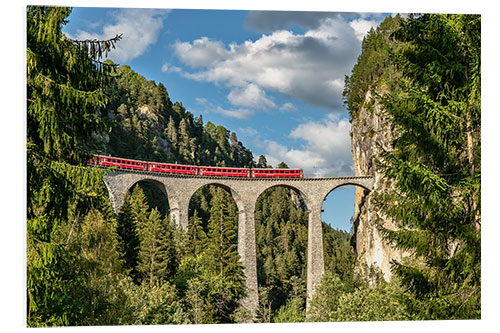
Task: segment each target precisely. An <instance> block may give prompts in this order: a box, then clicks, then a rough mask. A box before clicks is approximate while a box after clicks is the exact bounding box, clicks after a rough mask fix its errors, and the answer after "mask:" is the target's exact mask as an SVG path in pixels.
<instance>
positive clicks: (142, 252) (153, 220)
mask: <svg viewBox="0 0 500 333" xmlns="http://www.w3.org/2000/svg"><path fill="white" fill-rule="evenodd" d="M137 233H138V235H139V240H140V245H139V253H138V264H137V270H138V272H139V273H140V276H141V279H142V283H143V284H146V285H149V286H150V287H152V286H154V285H156V286H159V285H161V284H162V283H163V282H165V281H168V280H169V279H170V278H171V277H172V276H173V274H174V269H175V265H173V261H174V259H175V252H174V251H173V250H175V249H173V247H172V242H173V239H172V232H171V230H170V228H169V224H168V223H166V221H165V220H162V219H161V216H160V213H159V212H158V210H157V209H156V208H154V209H153V210H151V212H150V214H149V217H148V218H147V220H144V221H142V222H141V223H139V224H138V225H137Z"/></svg>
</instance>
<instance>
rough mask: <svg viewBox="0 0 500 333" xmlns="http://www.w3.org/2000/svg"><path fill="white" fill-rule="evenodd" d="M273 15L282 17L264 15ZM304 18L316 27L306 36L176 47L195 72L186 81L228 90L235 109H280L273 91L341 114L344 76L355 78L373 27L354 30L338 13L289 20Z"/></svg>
mask: <svg viewBox="0 0 500 333" xmlns="http://www.w3.org/2000/svg"><path fill="white" fill-rule="evenodd" d="M282 13H283V14H279V15H288V14H286V12H282ZM271 14H273V15H274V14H276V13H274V12H273V13H264V14H261V15H271ZM299 14H300V15H299ZM251 15H252V14H251ZM276 15H277V14H276ZM303 15H305V16H303ZM308 15H309V16H308ZM298 17H303V22H304V23H303V24H304V25H307V26H308V27H310V28H309V29H308V30H307V31H305V32H304V33H302V34H297V33H294V32H292V31H287V30H277V31H273V32H272V33H270V34H264V35H262V36H261V37H260V38H259V39H257V40H255V41H252V40H247V41H245V42H243V43H241V44H237V43H232V44H229V45H225V44H224V43H222V42H220V41H214V40H210V39H208V38H206V37H203V38H200V39H197V40H194V41H192V42H176V43H175V44H174V45H173V50H174V55H175V56H176V57H177V58H178V59H179V60H180V61H182V62H183V63H184V64H187V65H189V66H190V67H191V68H192V69H193V70H192V71H191V72H184V73H183V75H184V76H185V77H186V78H189V79H192V80H197V81H202V82H213V83H216V84H224V85H226V87H228V88H229V89H230V92H229V95H228V100H229V101H230V102H231V103H232V104H233V105H235V106H242V107H252V108H256V107H264V108H279V107H277V106H276V105H274V102H273V101H272V99H271V97H270V95H269V94H267V92H268V91H269V92H274V93H279V94H282V95H285V96H287V97H290V98H298V99H302V100H304V101H305V102H307V103H309V104H310V105H314V106H319V107H323V108H327V109H329V110H330V111H333V110H341V109H342V90H343V86H344V76H345V75H347V74H350V71H351V69H352V66H353V65H354V62H355V61H356V58H357V55H358V54H359V48H360V45H361V44H360V39H359V36H360V34H361V33H363V31H364V30H363V29H364V27H368V26H369V25H370V24H371V21H368V20H366V19H359V20H358V21H356V23H353V24H351V23H349V21H347V20H346V18H345V17H344V16H342V15H339V14H337V13H316V14H314V13H313V14H307V13H305V14H304V13H291V14H289V16H288V17H287V20H288V21H292V19H293V20H295V19H297V18H298ZM313 18H314V20H313ZM287 20H284V21H287ZM288 21H287V22H288ZM306 21H307V22H306ZM313 21H314V22H315V24H313V23H312V22H313ZM352 22H354V21H352ZM283 24H284V23H283ZM287 24H288V23H287ZM251 97H255V98H256V99H255V100H252V99H251ZM254 101H255V102H254Z"/></svg>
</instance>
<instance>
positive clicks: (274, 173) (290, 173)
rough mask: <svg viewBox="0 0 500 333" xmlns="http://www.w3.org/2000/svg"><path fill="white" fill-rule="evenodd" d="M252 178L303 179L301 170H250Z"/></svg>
mask: <svg viewBox="0 0 500 333" xmlns="http://www.w3.org/2000/svg"><path fill="white" fill-rule="evenodd" d="M252 177H253V178H304V173H303V171H302V169H252Z"/></svg>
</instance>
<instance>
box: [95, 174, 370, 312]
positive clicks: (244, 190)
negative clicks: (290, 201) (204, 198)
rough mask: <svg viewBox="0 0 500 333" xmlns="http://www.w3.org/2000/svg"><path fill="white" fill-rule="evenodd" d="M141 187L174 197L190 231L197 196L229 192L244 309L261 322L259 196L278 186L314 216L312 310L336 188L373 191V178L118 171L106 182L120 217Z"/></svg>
mask: <svg viewBox="0 0 500 333" xmlns="http://www.w3.org/2000/svg"><path fill="white" fill-rule="evenodd" d="M140 181H148V182H151V183H153V184H155V185H156V186H158V187H159V188H160V189H161V191H162V192H163V193H165V195H167V197H168V202H169V206H170V216H171V219H172V222H175V223H177V224H180V225H181V226H182V228H183V229H184V230H186V229H187V225H188V218H189V216H188V208H189V202H190V200H191V197H192V196H193V194H194V193H195V192H196V191H197V190H198V189H200V188H201V187H203V186H205V185H218V186H220V187H223V188H225V189H226V190H228V191H229V192H230V193H231V195H232V197H233V199H234V201H235V202H236V204H237V206H238V212H239V217H238V253H239V255H240V257H241V261H242V264H243V266H244V273H245V278H246V288H247V297H246V298H245V299H244V300H243V301H242V305H243V306H244V307H245V308H246V309H247V310H249V311H250V313H251V314H252V315H253V317H255V313H256V309H257V307H258V293H257V290H258V289H257V259H256V248H255V218H254V214H255V204H256V202H257V199H258V198H259V196H260V195H261V194H262V193H263V192H264V191H265V190H267V189H269V188H271V187H274V186H285V187H288V188H291V189H294V190H295V191H297V192H298V193H299V194H300V195H301V197H302V199H303V200H304V203H305V205H306V207H307V210H308V212H309V221H308V247H307V307H309V302H310V300H311V298H312V296H313V295H314V293H315V289H316V287H317V286H318V285H319V283H320V282H321V277H322V275H323V273H324V259H323V235H322V226H321V207H322V204H323V201H324V199H325V198H326V197H327V195H328V194H329V193H330V192H331V191H333V190H334V189H335V188H337V187H340V186H343V185H357V186H361V187H363V188H365V189H367V190H369V191H370V190H371V189H372V186H373V178H372V177H336V178H303V179H292V178H290V179H286V178H282V179H279V178H270V179H253V178H229V177H200V176H179V175H162V174H156V173H148V172H132V171H114V172H109V173H108V174H106V175H105V176H104V182H105V184H106V187H107V189H108V194H109V196H110V199H111V203H112V205H113V209H114V210H115V212H118V211H119V209H120V208H121V206H122V205H123V202H124V199H125V195H126V193H127V191H128V190H129V189H131V188H132V186H133V185H134V184H136V183H138V182H140Z"/></svg>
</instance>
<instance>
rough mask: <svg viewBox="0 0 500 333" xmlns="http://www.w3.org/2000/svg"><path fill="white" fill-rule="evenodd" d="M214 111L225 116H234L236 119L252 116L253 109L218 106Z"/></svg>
mask: <svg viewBox="0 0 500 333" xmlns="http://www.w3.org/2000/svg"><path fill="white" fill-rule="evenodd" d="M214 112H215V113H219V114H222V115H224V116H226V117H230V118H236V119H248V118H250V117H251V116H253V111H251V110H248V109H237V110H226V109H223V108H221V107H220V106H218V107H217V108H216V109H215V110H214Z"/></svg>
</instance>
